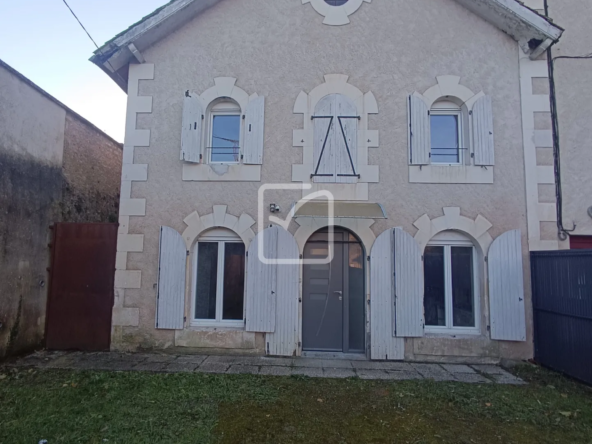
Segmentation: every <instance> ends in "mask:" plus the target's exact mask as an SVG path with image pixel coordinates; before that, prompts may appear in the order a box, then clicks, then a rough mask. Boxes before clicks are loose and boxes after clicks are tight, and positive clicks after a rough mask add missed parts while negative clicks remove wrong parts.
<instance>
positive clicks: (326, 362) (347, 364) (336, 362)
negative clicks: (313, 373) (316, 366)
mask: <svg viewBox="0 0 592 444" xmlns="http://www.w3.org/2000/svg"><path fill="white" fill-rule="evenodd" d="M323 368H326V369H327V368H348V369H351V368H353V367H352V361H348V360H345V359H323Z"/></svg>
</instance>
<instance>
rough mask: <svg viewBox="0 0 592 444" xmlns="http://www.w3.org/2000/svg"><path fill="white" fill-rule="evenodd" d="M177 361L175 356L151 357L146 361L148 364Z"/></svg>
mask: <svg viewBox="0 0 592 444" xmlns="http://www.w3.org/2000/svg"><path fill="white" fill-rule="evenodd" d="M175 359H177V357H176V356H174V355H151V356H149V357H148V358H147V359H146V362H173V361H174V360H175Z"/></svg>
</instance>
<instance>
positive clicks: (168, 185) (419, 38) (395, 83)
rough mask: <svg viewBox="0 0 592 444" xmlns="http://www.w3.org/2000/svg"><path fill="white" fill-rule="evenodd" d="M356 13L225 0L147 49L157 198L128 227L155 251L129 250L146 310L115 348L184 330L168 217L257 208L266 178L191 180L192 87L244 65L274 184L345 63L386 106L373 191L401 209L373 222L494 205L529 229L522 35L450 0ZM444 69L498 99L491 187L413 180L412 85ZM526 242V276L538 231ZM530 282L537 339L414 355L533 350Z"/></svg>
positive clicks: (428, 345) (169, 338)
mask: <svg viewBox="0 0 592 444" xmlns="http://www.w3.org/2000/svg"><path fill="white" fill-rule="evenodd" d="M350 19H351V24H350V25H347V26H343V27H329V26H325V25H322V17H321V16H319V15H318V14H317V13H316V12H315V11H314V10H313V8H312V7H311V6H310V5H302V4H301V2H300V1H295V0H274V1H273V2H269V1H267V0H225V1H222V2H220V3H219V4H217V5H216V6H214V7H213V8H211V9H209V10H207V11H206V12H205V13H203V14H202V15H201V16H199V17H198V18H197V19H195V20H194V21H193V22H191V23H190V24H189V25H187V26H185V27H183V28H181V29H180V30H178V31H177V32H176V33H175V34H173V35H171V36H169V37H168V38H166V39H165V40H163V41H161V42H160V43H159V44H157V45H156V46H154V47H153V48H151V49H149V50H147V51H144V53H143V55H144V57H145V58H146V61H147V62H148V63H154V64H155V78H154V80H142V81H140V96H152V97H153V111H152V113H151V114H148V113H147V114H139V115H138V119H137V128H138V129H149V130H150V131H151V139H150V147H147V148H136V149H135V154H134V162H135V163H137V164H148V165H149V166H148V180H147V181H145V182H133V183H132V196H131V197H132V198H145V199H146V205H147V206H146V216H145V217H131V218H130V224H129V233H130V234H144V235H145V237H144V244H143V251H142V252H135V253H134V252H130V253H129V254H128V256H127V269H128V270H140V271H141V272H142V281H141V288H140V289H127V290H126V291H125V301H124V305H125V306H126V307H134V308H139V309H140V317H139V326H131V325H128V326H121V327H117V329H116V330H114V340H115V343H114V345H115V346H116V347H119V346H121V347H123V348H130V347H136V346H138V345H144V346H156V347H162V346H167V345H172V344H174V333H173V332H170V331H156V330H155V329H154V312H155V309H154V305H155V294H156V291H155V283H156V272H157V260H158V230H159V226H160V225H167V226H171V227H173V228H175V229H176V230H178V231H179V232H183V230H184V228H185V224H184V223H183V219H184V218H185V217H186V216H188V215H189V214H191V213H192V212H193V211H196V210H197V211H198V212H199V214H200V215H205V214H209V213H211V212H212V205H216V204H224V205H228V212H229V213H231V214H233V215H237V216H238V215H240V214H242V213H243V212H244V213H247V214H250V215H251V216H253V218H255V217H256V211H257V210H256V208H257V207H256V205H257V189H258V188H259V186H260V184H259V183H216V182H212V183H203V182H199V183H198V182H183V181H182V180H181V173H182V163H181V162H180V161H179V150H180V135H181V127H180V125H181V115H182V103H183V93H184V91H186V90H188V89H190V90H193V91H196V92H198V93H201V92H203V91H205V90H206V89H208V88H210V87H211V86H212V85H213V79H214V78H215V77H221V76H228V77H236V78H237V79H238V81H237V86H240V87H241V88H242V89H244V90H245V91H247V92H248V93H249V94H251V93H258V94H259V95H264V96H265V97H266V122H265V125H266V127H265V152H264V164H263V168H262V182H263V183H286V182H287V183H290V182H291V177H292V176H291V174H292V164H300V163H302V149H301V148H295V147H293V146H292V131H293V130H294V129H299V128H302V125H303V121H302V115H294V114H293V112H292V111H293V107H294V103H295V101H296V98H297V96H298V94H299V93H300V91H302V90H304V91H306V92H310V91H311V90H312V89H313V88H315V87H316V86H318V85H319V84H321V83H323V81H324V80H323V75H325V74H346V75H349V83H351V84H353V85H354V86H356V87H357V88H359V89H360V90H362V91H363V92H367V91H372V92H373V93H374V95H375V96H376V99H377V101H378V107H379V114H378V115H372V116H371V117H370V122H369V128H370V129H375V130H379V131H380V148H378V149H370V157H369V163H370V164H371V165H380V183H379V184H370V200H371V201H373V202H379V203H381V204H382V205H383V206H384V208H385V210H386V213H387V214H388V216H389V219H388V220H386V221H379V222H377V223H376V224H375V225H374V226H373V227H372V229H373V231H374V232H375V234H377V235H378V234H380V233H381V232H383V231H384V230H385V229H387V228H391V227H396V226H402V227H403V228H404V229H405V230H406V231H408V232H409V233H411V234H415V233H416V232H417V229H416V228H415V227H414V226H413V225H412V224H413V222H414V221H416V220H417V219H418V218H419V217H420V216H422V215H423V214H426V213H427V214H428V216H430V218H435V217H438V216H441V215H442V214H443V213H442V208H443V207H450V206H451V207H460V208H461V209H462V215H464V216H467V217H470V218H472V219H474V218H475V217H476V216H477V215H479V214H481V215H483V216H484V217H485V218H487V219H488V220H489V221H490V222H491V223H492V224H493V228H491V230H490V233H491V235H492V236H493V237H494V238H495V237H497V236H498V235H500V234H502V233H503V232H505V231H507V230H511V229H517V228H518V229H521V230H522V233H523V235H524V239H526V236H525V235H526V219H525V217H526V216H525V212H526V209H525V185H524V155H523V150H522V144H521V141H522V133H521V114H520V91H519V72H518V55H517V43H516V42H515V41H514V40H512V39H511V38H510V37H508V36H507V35H505V34H503V33H502V32H500V31H499V30H498V29H496V28H494V27H493V26H492V25H490V24H488V23H486V22H484V21H483V20H481V19H480V18H478V17H476V16H474V15H473V14H471V13H470V12H468V11H467V10H465V9H464V8H463V7H461V6H460V5H458V4H457V3H455V2H454V1H452V0H416V1H413V2H410V1H407V0H389V1H387V0H375V1H374V2H372V3H371V4H364V5H363V6H362V8H361V9H360V10H359V11H358V12H356V13H355V14H354V15H352V16H351V17H350ZM440 75H457V76H461V78H462V79H461V84H463V85H465V86H467V87H468V88H470V89H471V90H473V91H474V92H475V93H478V92H480V91H484V92H485V93H486V94H489V95H491V96H492V97H493V107H494V116H495V140H496V167H495V183H494V184H492V185H431V184H410V183H409V180H408V174H409V173H408V154H407V110H406V97H407V95H408V94H410V93H412V92H413V91H416V90H417V91H419V92H423V91H425V90H426V89H428V88H429V87H431V86H433V85H434V84H436V76H440ZM134 116H135V115H134ZM294 200H295V195H294V194H289V193H288V194H279V193H278V194H276V195H274V196H273V201H274V202H275V203H278V204H280V206H281V207H282V209H283V210H284V211H283V213H282V215H283V217H285V216H286V211H285V210H286V209H288V208H290V205H291V203H292V202H293V201H294ZM293 228H294V229H295V228H296V227H295V226H294V227H293ZM524 252H525V257H524V258H525V276H526V277H527V276H528V257H527V255H526V252H527V246H526V242H524ZM482 293H483V292H482ZM527 293H528V294H527V299H526V307H527V319H528V342H526V343H513V344H510V343H497V342H491V341H489V340H487V339H485V336H486V333H485V328H486V324H485V325H484V326H483V328H484V335H483V338H482V339H480V340H471V341H468V342H467V341H465V343H466V344H468V345H466V344H465V345H463V347H458V346H457V345H458V344H459V342H454V340H452V339H450V340H447V341H442V340H435V339H423V340H422V341H408V347H407V351H408V354H414V355H416V356H421V355H424V354H432V353H435V354H455V353H456V354H458V355H460V356H461V357H462V356H465V357H466V356H476V357H483V358H492V359H495V358H496V357H499V356H504V357H530V356H531V354H532V346H531V338H532V329H531V321H530V320H531V311H530V306H531V304H530V295H529V290H527ZM482 306H483V303H482ZM455 344H457V345H455ZM454 350H458V351H456V352H455V351H454Z"/></svg>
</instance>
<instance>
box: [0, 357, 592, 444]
mask: <svg viewBox="0 0 592 444" xmlns="http://www.w3.org/2000/svg"><path fill="white" fill-rule="evenodd" d="M516 373H517V374H518V375H519V376H520V377H522V378H524V379H525V380H528V381H529V382H530V384H529V385H528V386H519V387H515V386H502V385H493V384H488V385H472V384H471V385H469V384H459V383H434V382H426V381H404V382H399V381H393V382H390V381H362V380H359V379H346V380H330V379H308V378H300V377H298V378H296V377H262V376H247V375H237V376H231V375H206V374H199V373H195V374H150V373H109V372H76V371H62V370H30V371H29V370H25V369H22V370H18V371H17V370H10V371H8V370H4V371H3V372H2V371H0V443H2V444H12V443H23V444H24V443H32V444H37V443H38V442H39V441H40V440H42V439H46V440H48V443H49V444H56V443H110V444H115V443H120V444H129V443H151V444H156V443H167V444H174V443H192V444H193V443H200V444H201V443H253V444H263V443H274V444H276V443H281V444H284V443H286V444H288V443H306V444H316V443H336V444H337V443H339V444H341V443H352V444H358V443H556V442H559V443H570V444H571V443H584V444H592V390H590V389H589V388H587V387H585V386H583V385H580V384H577V383H575V382H572V381H570V380H567V379H565V378H563V377H561V376H559V375H557V374H554V373H551V372H548V371H546V370H543V369H539V368H535V367H531V366H528V367H527V366H524V367H520V368H518V369H517V370H516Z"/></svg>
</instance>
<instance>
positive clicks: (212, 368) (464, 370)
mask: <svg viewBox="0 0 592 444" xmlns="http://www.w3.org/2000/svg"><path fill="white" fill-rule="evenodd" d="M5 366H12V367H14V366H16V367H29V366H32V367H38V368H53V369H74V370H110V371H148V372H163V373H179V372H201V373H226V374H251V375H272V376H291V375H302V376H309V377H313V378H353V377H359V378H361V379H388V380H411V379H432V380H435V381H457V382H467V383H474V384H489V383H498V384H515V385H520V384H524V382H523V381H522V380H521V379H519V378H517V377H516V376H514V375H512V374H510V373H508V372H507V371H505V370H504V369H502V368H501V367H498V366H495V365H461V364H421V363H407V362H376V361H348V360H334V359H331V360H329V359H313V358H268V357H255V356H206V355H170V354H145V353H80V352H73V353H66V352H46V351H42V352H37V353H34V354H32V355H29V356H27V357H24V358H21V359H19V360H17V361H15V362H12V363H7V364H5Z"/></svg>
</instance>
